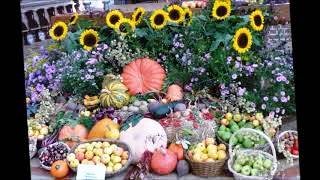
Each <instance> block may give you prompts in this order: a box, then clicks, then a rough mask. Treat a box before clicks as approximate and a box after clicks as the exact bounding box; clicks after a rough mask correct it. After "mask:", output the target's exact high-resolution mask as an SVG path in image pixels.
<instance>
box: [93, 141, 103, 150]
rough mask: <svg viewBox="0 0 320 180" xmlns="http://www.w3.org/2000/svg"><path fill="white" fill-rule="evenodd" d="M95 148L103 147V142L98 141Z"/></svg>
mask: <svg viewBox="0 0 320 180" xmlns="http://www.w3.org/2000/svg"><path fill="white" fill-rule="evenodd" d="M94 147H95V148H98V149H99V148H101V147H102V142H97V143H96V144H95V146H94Z"/></svg>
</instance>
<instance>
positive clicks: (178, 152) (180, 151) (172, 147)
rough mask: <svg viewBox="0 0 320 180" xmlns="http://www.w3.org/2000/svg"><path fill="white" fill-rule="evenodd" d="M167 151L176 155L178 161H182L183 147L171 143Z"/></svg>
mask: <svg viewBox="0 0 320 180" xmlns="http://www.w3.org/2000/svg"><path fill="white" fill-rule="evenodd" d="M168 149H169V150H170V151H172V152H173V153H175V154H176V155H177V158H178V160H183V147H182V145H181V144H174V143H171V144H170V146H169V148H168Z"/></svg>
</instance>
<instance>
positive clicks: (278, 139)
mask: <svg viewBox="0 0 320 180" xmlns="http://www.w3.org/2000/svg"><path fill="white" fill-rule="evenodd" d="M286 133H293V134H297V135H298V132H297V131H293V130H288V131H283V132H281V133H280V134H279V136H278V138H277V146H279V144H280V139H281V137H282V136H284V135H285V134H286ZM278 152H279V153H283V152H281V151H280V149H279V148H278ZM290 156H291V157H292V158H293V159H299V155H293V154H291V153H290Z"/></svg>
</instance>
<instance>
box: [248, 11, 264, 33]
mask: <svg viewBox="0 0 320 180" xmlns="http://www.w3.org/2000/svg"><path fill="white" fill-rule="evenodd" d="M263 23H264V16H263V14H262V11H261V10H255V11H253V12H252V13H251V15H250V25H251V27H252V28H253V29H254V30H256V31H261V30H262V29H263Z"/></svg>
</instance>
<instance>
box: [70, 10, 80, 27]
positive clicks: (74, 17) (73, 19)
mask: <svg viewBox="0 0 320 180" xmlns="http://www.w3.org/2000/svg"><path fill="white" fill-rule="evenodd" d="M78 18H79V14H78V13H74V14H73V16H71V18H70V23H69V24H70V25H73V24H75V23H76V22H77V20H78Z"/></svg>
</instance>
